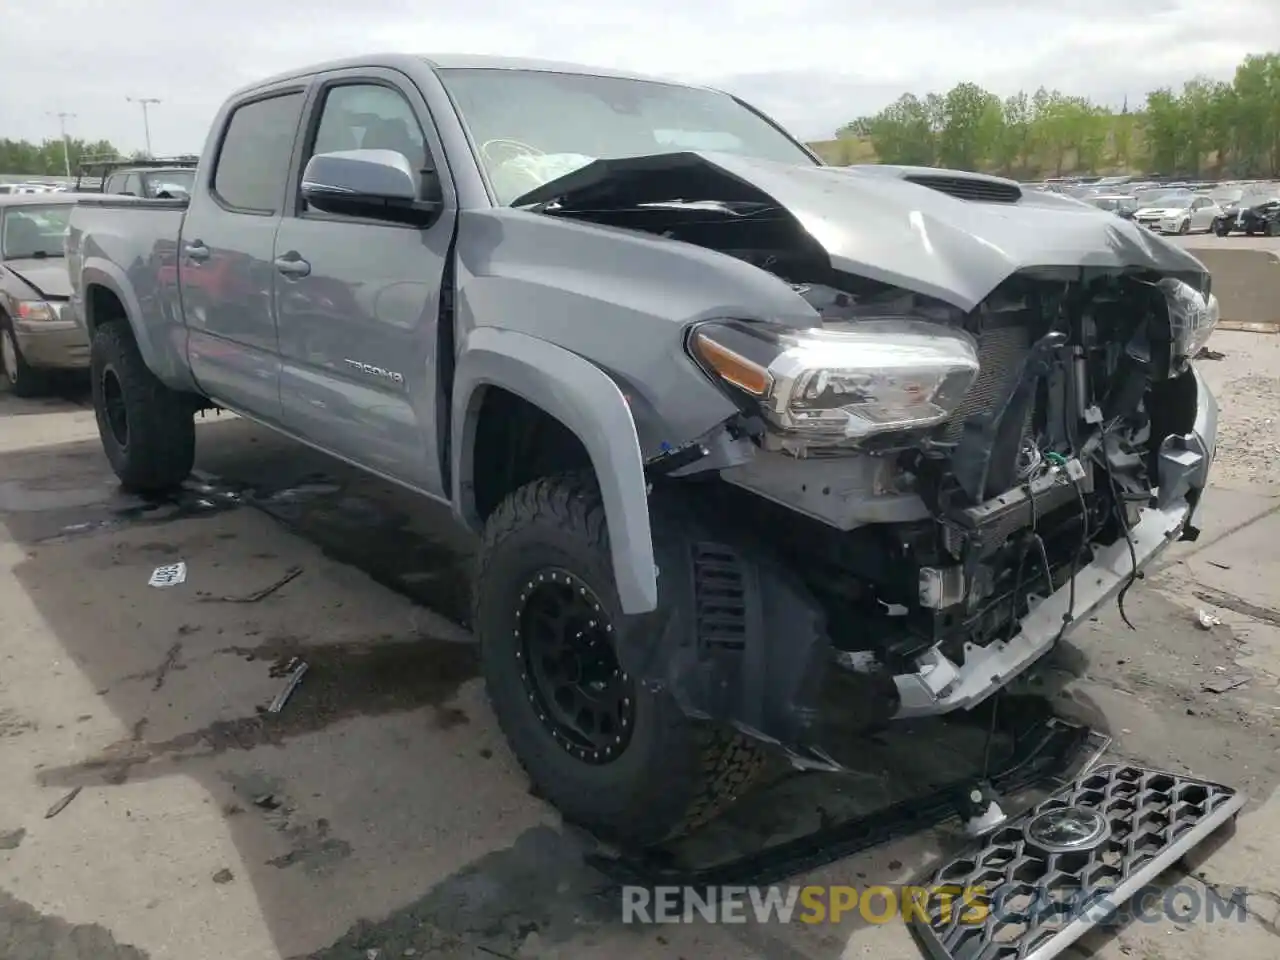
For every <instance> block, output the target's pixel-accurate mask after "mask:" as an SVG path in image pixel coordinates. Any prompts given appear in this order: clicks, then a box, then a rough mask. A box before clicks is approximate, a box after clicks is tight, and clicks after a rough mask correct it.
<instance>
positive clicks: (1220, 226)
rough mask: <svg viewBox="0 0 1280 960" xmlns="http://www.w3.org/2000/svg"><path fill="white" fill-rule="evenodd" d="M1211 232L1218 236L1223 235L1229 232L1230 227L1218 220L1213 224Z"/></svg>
mask: <svg viewBox="0 0 1280 960" xmlns="http://www.w3.org/2000/svg"><path fill="white" fill-rule="evenodd" d="M1213 232H1214V233H1216V234H1217V235H1218V236H1220V237H1225V236H1228V235H1229V234H1230V233H1231V228H1230V227H1229V226H1227V225H1226V224H1225V223H1223V222H1222V221H1218V222H1217V223H1215V224H1214V225H1213Z"/></svg>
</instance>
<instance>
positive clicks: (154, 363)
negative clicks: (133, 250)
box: [78, 258, 197, 391]
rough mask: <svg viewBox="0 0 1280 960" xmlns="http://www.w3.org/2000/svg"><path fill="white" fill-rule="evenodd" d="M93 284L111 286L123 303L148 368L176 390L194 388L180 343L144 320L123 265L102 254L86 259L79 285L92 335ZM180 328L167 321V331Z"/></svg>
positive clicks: (94, 319)
mask: <svg viewBox="0 0 1280 960" xmlns="http://www.w3.org/2000/svg"><path fill="white" fill-rule="evenodd" d="M94 286H98V287H104V288H105V289H107V290H110V291H111V292H112V293H113V294H114V295H115V297H116V299H117V300H119V301H120V303H121V304H123V305H124V312H125V319H126V320H127V322H128V324H129V329H130V330H131V331H132V332H133V339H134V341H135V342H136V343H137V344H138V352H139V353H141V354H142V359H143V361H144V362H145V363H146V365H147V369H149V370H150V371H151V372H152V373H154V374H155V375H156V377H157V378H158V379H159V380H160V381H161V382H162V383H164V384H165V385H166V386H168V387H171V388H173V389H175V390H189V391H195V390H196V389H197V388H196V384H195V381H193V380H192V379H191V373H190V369H189V368H188V367H187V364H186V359H185V355H184V353H183V351H182V349H181V348H180V346H179V345H178V344H175V343H172V342H170V341H167V340H165V339H164V338H163V337H162V336H157V333H159V331H153V330H152V329H151V328H149V327H148V326H147V325H146V324H145V323H142V322H141V317H142V316H143V309H142V304H141V303H139V302H138V297H137V295H136V294H135V293H134V290H133V285H132V284H130V283H129V278H128V276H127V275H126V274H125V272H124V271H123V270H122V269H120V267H118V266H116V265H115V264H114V263H112V262H111V261H109V260H104V259H101V258H93V259H86V260H85V263H84V266H83V267H81V270H80V283H79V288H80V290H81V291H83V294H82V296H81V299H80V302H79V304H78V306H79V309H80V311H81V312H82V314H83V318H84V327H85V330H86V332H87V334H88V336H89V338H90V339H92V338H93V332H94V330H95V329H96V327H97V325H98V323H99V322H100V318H97V317H94V316H93V312H92V311H93V307H92V298H91V297H89V296H88V291H89V288H90V287H94ZM180 329H181V328H177V327H169V326H168V325H166V331H169V330H172V331H173V332H177V331H178V330H180ZM183 332H185V331H183Z"/></svg>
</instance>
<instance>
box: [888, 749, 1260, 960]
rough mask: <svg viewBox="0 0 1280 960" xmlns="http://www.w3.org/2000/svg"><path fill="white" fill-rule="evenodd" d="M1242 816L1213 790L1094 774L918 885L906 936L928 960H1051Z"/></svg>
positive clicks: (1179, 781) (1160, 779)
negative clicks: (920, 894) (922, 899)
mask: <svg viewBox="0 0 1280 960" xmlns="http://www.w3.org/2000/svg"><path fill="white" fill-rule="evenodd" d="M1244 804H1245V797H1244V796H1243V795H1242V794H1239V793H1237V792H1236V791H1235V790H1233V789H1231V788H1230V787H1224V786H1222V785H1221V784H1217V783H1210V782H1208V781H1205V780H1195V779H1192V778H1191V777H1184V776H1180V775H1178V774H1175V773H1166V772H1163V771H1159V770H1147V769H1144V768H1142V767H1135V766H1127V765H1118V764H1117V765H1106V766H1101V767H1098V768H1096V769H1094V770H1091V771H1090V772H1088V773H1086V774H1084V775H1082V776H1080V777H1078V778H1076V779H1075V780H1074V781H1072V782H1071V783H1068V784H1066V785H1065V786H1063V787H1062V788H1060V789H1059V790H1057V791H1056V792H1055V793H1054V794H1052V795H1051V796H1050V797H1049V798H1048V799H1046V800H1044V801H1043V802H1041V803H1039V804H1037V805H1036V806H1034V807H1032V808H1031V809H1030V810H1028V811H1027V812H1026V813H1023V814H1021V815H1020V816H1018V817H1015V818H1013V819H1011V820H1009V821H1007V822H1006V823H1004V824H1003V825H1001V826H1000V827H998V828H996V829H995V830H992V831H991V832H990V833H988V834H987V835H986V836H984V837H980V838H978V839H977V840H974V841H973V842H972V843H970V844H969V845H968V846H967V847H965V848H964V849H962V850H961V851H960V852H959V853H957V854H956V855H954V856H952V857H950V858H949V859H947V860H945V861H944V862H943V863H942V865H941V866H939V867H938V868H937V869H935V870H934V871H933V872H932V873H931V874H930V875H929V876H927V877H925V878H924V879H923V880H921V881H919V882H918V884H917V888H918V889H921V890H923V891H924V893H925V895H926V897H927V903H925V904H922V905H921V909H919V910H916V911H913V916H912V918H911V921H910V927H911V930H912V933H913V934H914V935H915V936H916V938H917V940H918V942H919V943H920V945H921V947H922V948H923V950H924V952H925V954H926V955H927V956H928V957H930V958H931V960H1050V958H1052V957H1057V956H1059V955H1060V954H1061V953H1062V952H1063V951H1064V950H1066V949H1067V948H1069V947H1070V946H1071V945H1072V944H1073V943H1075V942H1076V941H1077V940H1079V939H1080V938H1081V937H1082V936H1084V934H1085V933H1087V932H1088V931H1089V930H1090V929H1091V928H1093V927H1095V926H1098V925H1099V924H1101V923H1105V922H1106V921H1107V920H1108V919H1110V918H1112V917H1114V915H1115V914H1116V912H1117V911H1118V910H1119V909H1120V908H1121V907H1122V906H1124V905H1125V904H1126V903H1127V902H1128V901H1129V900H1131V899H1132V898H1133V897H1134V896H1135V895H1137V894H1138V893H1139V892H1141V891H1142V890H1143V888H1144V887H1146V886H1147V885H1148V884H1151V883H1153V882H1154V881H1155V879H1156V877H1157V876H1159V875H1160V874H1161V873H1162V872H1163V871H1165V870H1167V869H1169V868H1170V867H1171V866H1173V864H1174V863H1176V862H1177V861H1178V860H1179V859H1180V858H1182V857H1183V856H1185V855H1186V854H1187V853H1188V852H1189V851H1191V850H1192V849H1193V848H1194V847H1196V846H1198V845H1199V844H1200V843H1202V842H1203V841H1204V840H1206V839H1207V838H1208V837H1209V836H1210V835H1211V834H1212V833H1213V832H1214V831H1216V830H1217V829H1218V828H1219V827H1221V826H1223V825H1224V824H1226V823H1227V822H1228V821H1230V820H1233V819H1234V818H1235V817H1236V815H1237V814H1238V813H1239V812H1240V809H1241V807H1243V806H1244ZM940 891H942V892H943V896H938V893H939V892H940Z"/></svg>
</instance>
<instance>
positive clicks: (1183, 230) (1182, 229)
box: [1178, 219, 1191, 237]
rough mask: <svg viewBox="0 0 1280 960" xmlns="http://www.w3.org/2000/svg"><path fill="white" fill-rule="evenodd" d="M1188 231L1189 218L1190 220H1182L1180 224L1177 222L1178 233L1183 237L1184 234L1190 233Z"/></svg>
mask: <svg viewBox="0 0 1280 960" xmlns="http://www.w3.org/2000/svg"><path fill="white" fill-rule="evenodd" d="M1190 232H1191V220H1190V219H1187V220H1183V221H1182V222H1181V223H1180V224H1178V234H1179V235H1180V236H1184V237H1185V236H1186V235H1187V234H1188V233H1190Z"/></svg>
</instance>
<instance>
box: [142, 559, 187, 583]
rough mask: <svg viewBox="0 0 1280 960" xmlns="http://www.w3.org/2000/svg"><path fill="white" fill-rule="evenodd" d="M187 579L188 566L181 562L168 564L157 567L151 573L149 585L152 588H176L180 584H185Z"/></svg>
mask: <svg viewBox="0 0 1280 960" xmlns="http://www.w3.org/2000/svg"><path fill="white" fill-rule="evenodd" d="M186 579H187V565H186V563H185V562H183V561H182V560H179V561H178V562H177V563H166V564H164V565H163V566H159V567H156V568H155V570H153V571H152V572H151V579H150V580H148V581H147V584H148V585H150V586H152V587H176V586H177V585H178V584H180V583H185V582H186Z"/></svg>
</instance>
